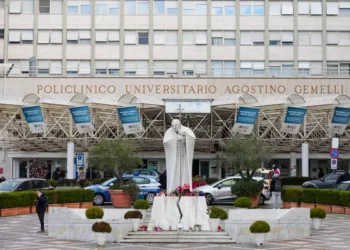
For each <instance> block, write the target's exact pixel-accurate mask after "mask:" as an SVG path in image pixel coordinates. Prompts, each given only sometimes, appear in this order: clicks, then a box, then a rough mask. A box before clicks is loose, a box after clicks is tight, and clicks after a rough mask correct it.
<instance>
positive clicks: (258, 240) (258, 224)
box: [249, 220, 270, 247]
mask: <svg viewBox="0 0 350 250" xmlns="http://www.w3.org/2000/svg"><path fill="white" fill-rule="evenodd" d="M249 230H250V232H251V233H252V234H254V237H255V244H256V245H257V246H258V247H261V246H263V245H264V242H265V235H266V234H267V233H268V232H270V225H269V223H267V222H266V221H263V220H258V221H255V222H254V223H253V224H252V225H251V226H250V228H249Z"/></svg>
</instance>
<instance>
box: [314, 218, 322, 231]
mask: <svg viewBox="0 0 350 250" xmlns="http://www.w3.org/2000/svg"><path fill="white" fill-rule="evenodd" d="M312 223H313V224H314V229H315V230H320V228H321V224H322V219H319V218H313V219H312Z"/></svg>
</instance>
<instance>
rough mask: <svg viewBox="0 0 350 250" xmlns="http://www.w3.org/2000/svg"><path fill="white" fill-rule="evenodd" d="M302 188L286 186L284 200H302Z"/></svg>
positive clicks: (283, 192)
mask: <svg viewBox="0 0 350 250" xmlns="http://www.w3.org/2000/svg"><path fill="white" fill-rule="evenodd" d="M302 191H303V190H302V189H301V188H284V189H282V200H283V201H284V202H300V200H301V193H302Z"/></svg>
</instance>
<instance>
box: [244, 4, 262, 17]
mask: <svg viewBox="0 0 350 250" xmlns="http://www.w3.org/2000/svg"><path fill="white" fill-rule="evenodd" d="M240 6H241V7H240V11H241V16H251V15H253V16H263V15H264V2H260V1H240Z"/></svg>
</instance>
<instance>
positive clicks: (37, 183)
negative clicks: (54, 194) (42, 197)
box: [32, 180, 44, 189]
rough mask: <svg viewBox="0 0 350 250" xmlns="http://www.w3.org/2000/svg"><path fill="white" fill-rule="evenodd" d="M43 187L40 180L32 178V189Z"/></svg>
mask: <svg viewBox="0 0 350 250" xmlns="http://www.w3.org/2000/svg"><path fill="white" fill-rule="evenodd" d="M41 188H44V183H43V181H41V180H32V189H41Z"/></svg>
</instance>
